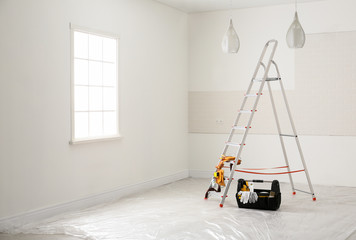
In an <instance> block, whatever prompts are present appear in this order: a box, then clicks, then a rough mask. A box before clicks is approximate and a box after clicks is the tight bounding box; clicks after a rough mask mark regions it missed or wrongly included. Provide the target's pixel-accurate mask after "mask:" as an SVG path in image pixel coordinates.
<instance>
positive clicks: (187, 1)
mask: <svg viewBox="0 0 356 240" xmlns="http://www.w3.org/2000/svg"><path fill="white" fill-rule="evenodd" d="M156 1H158V2H161V3H163V4H166V5H168V6H171V7H174V8H177V9H180V10H182V11H184V12H187V13H194V12H207V11H217V10H226V9H229V8H230V3H231V6H232V8H233V9H236V8H251V7H261V6H269V5H280V4H293V3H294V2H295V0H156ZM317 1H322V0H298V3H302V2H317Z"/></svg>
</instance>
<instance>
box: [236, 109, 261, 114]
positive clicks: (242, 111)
mask: <svg viewBox="0 0 356 240" xmlns="http://www.w3.org/2000/svg"><path fill="white" fill-rule="evenodd" d="M252 112H253V109H252V110H240V111H239V113H252ZM255 112H257V110H255Z"/></svg>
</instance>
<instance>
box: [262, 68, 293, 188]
mask: <svg viewBox="0 0 356 240" xmlns="http://www.w3.org/2000/svg"><path fill="white" fill-rule="evenodd" d="M277 75H278V77H279V78H280V75H279V74H278V73H277ZM280 81H281V80H280ZM267 86H268V92H269V95H270V100H271V103H272V109H273V114H274V118H275V120H276V125H277V130H278V135H279V141H280V142H281V147H282V152H283V156H284V161H285V163H286V165H287V170H288V176H289V181H290V183H291V186H292V191H293V192H294V191H295V190H294V182H293V178H292V174H291V173H290V171H291V170H290V166H289V160H288V156H287V151H286V148H285V144H284V140H283V137H282V135H281V134H282V132H281V126H280V123H279V119H278V114H277V109H276V105H275V102H274V98H273V94H272V88H271V84H270V82H267Z"/></svg>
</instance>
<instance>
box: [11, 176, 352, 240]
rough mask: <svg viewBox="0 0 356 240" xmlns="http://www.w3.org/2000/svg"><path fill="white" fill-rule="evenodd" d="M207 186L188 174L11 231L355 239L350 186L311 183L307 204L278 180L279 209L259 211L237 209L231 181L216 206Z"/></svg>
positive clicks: (111, 236) (95, 237)
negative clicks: (224, 197) (221, 204)
mask: <svg viewBox="0 0 356 240" xmlns="http://www.w3.org/2000/svg"><path fill="white" fill-rule="evenodd" d="M208 185H209V180H208V179H192V178H188V179H184V180H181V181H178V182H175V183H171V184H167V185H164V186H161V187H158V188H155V189H152V190H150V191H146V192H144V193H140V194H136V195H132V196H130V197H126V198H122V199H119V200H118V201H116V202H113V203H110V204H106V205H100V206H97V207H95V208H90V209H86V210H83V211H78V212H75V213H70V214H64V215H62V216H58V217H56V218H53V219H50V220H47V221H45V222H42V223H38V224H32V225H27V226H23V227H22V228H21V229H15V230H12V232H23V233H35V234H41V233H42V234H67V235H72V236H78V237H81V238H83V239H91V240H99V239H100V240H103V239H105V240H115V239H229V240H230V239H254V240H255V239H356V188H349V187H326V186H314V187H315V190H316V194H317V201H316V202H313V201H312V200H311V196H310V195H307V194H303V193H297V195H295V196H293V195H292V194H291V189H290V186H289V185H288V184H281V192H282V204H281V207H280V209H279V210H278V211H263V210H251V209H239V208H238V207H237V204H236V200H235V199H234V197H233V195H234V194H235V193H236V187H235V185H232V186H231V189H230V195H231V196H230V197H228V198H227V200H226V202H225V205H224V207H223V208H220V207H219V200H218V198H217V197H215V198H210V199H209V200H204V199H203V196H204V192H205V190H206V188H207V186H208ZM255 187H256V188H257V185H255ZM298 187H299V186H298ZM303 187H304V189H305V188H306V186H303V185H302V186H301V187H300V188H303Z"/></svg>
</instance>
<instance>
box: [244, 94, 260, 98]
mask: <svg viewBox="0 0 356 240" xmlns="http://www.w3.org/2000/svg"><path fill="white" fill-rule="evenodd" d="M260 95H262V93H260ZM257 96H258V93H253V94H245V97H257Z"/></svg>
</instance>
